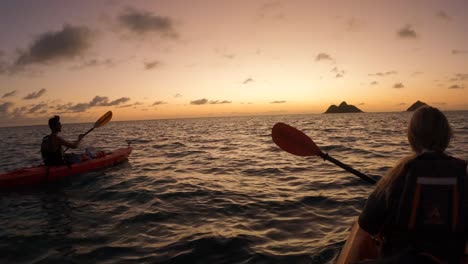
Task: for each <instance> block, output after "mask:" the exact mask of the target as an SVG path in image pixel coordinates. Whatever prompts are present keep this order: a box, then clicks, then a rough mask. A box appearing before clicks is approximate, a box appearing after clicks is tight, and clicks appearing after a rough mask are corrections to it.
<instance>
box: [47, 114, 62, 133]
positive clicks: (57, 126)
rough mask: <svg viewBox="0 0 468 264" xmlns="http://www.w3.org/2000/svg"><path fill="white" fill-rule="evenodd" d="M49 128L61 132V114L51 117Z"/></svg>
mask: <svg viewBox="0 0 468 264" xmlns="http://www.w3.org/2000/svg"><path fill="white" fill-rule="evenodd" d="M49 128H50V130H52V132H60V131H61V130H62V124H61V123H60V116H57V115H56V116H54V117H51V118H50V119H49Z"/></svg>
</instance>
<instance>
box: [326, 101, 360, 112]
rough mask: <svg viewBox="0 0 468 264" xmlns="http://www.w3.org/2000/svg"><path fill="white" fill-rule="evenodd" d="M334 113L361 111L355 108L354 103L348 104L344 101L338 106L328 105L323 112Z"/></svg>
mask: <svg viewBox="0 0 468 264" xmlns="http://www.w3.org/2000/svg"><path fill="white" fill-rule="evenodd" d="M335 113H362V111H361V109H359V108H357V107H356V106H354V105H349V104H347V103H346V102H345V101H343V102H341V104H340V105H339V106H336V105H331V106H330V107H328V109H327V111H326V112H325V114H335Z"/></svg>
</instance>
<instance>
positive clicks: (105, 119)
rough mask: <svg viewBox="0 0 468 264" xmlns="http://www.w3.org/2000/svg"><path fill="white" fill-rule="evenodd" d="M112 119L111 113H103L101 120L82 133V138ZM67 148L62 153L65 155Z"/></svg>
mask: <svg viewBox="0 0 468 264" xmlns="http://www.w3.org/2000/svg"><path fill="white" fill-rule="evenodd" d="M111 119H112V111H107V113H105V114H104V115H103V116H101V118H99V119H98V120H97V121H96V123H94V126H93V127H92V128H91V129H89V130H88V131H86V133H84V135H83V137H82V138H84V137H85V136H86V135H88V134H89V133H90V132H91V131H93V130H94V129H95V128H98V127H102V126H104V125H105V124H107V123H109V121H110V120H111ZM68 149H69V148H66V149H65V150H64V151H63V152H64V153H65V151H67V150H68Z"/></svg>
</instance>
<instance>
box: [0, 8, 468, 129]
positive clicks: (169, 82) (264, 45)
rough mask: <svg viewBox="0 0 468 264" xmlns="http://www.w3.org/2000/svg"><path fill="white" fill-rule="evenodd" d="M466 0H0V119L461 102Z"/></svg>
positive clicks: (467, 77) (466, 58)
mask: <svg viewBox="0 0 468 264" xmlns="http://www.w3.org/2000/svg"><path fill="white" fill-rule="evenodd" d="M467 10H468V1H466V0H457V1H456V0H450V1H444V0H440V1H431V0H425V1H422V0H414V1H407V0H404V1H400V0H393V1H375V0H356V1H350V0H343V1H335V0H327V1H313V0H236V1H228V0H153V1H143V0H133V1H130V0H127V1H124V0H115V1H111V0H102V1H91V0H81V1H62V0H54V1H52V0H50V1H48V0H40V1H37V0H30V1H26V0H2V1H0V37H1V41H0V126H14V125H36V124H47V120H48V118H49V117H51V116H53V115H60V116H61V117H62V122H63V123H74V122H94V121H95V120H96V119H97V118H99V117H100V116H101V115H102V114H104V113H105V112H107V111H109V110H111V111H113V113H114V115H113V116H114V117H113V120H145V119H163V118H191V117H210V116H239V115H267V114H302V113H304V114H307V113H323V112H324V111H325V110H326V109H327V108H328V106H330V105H332V104H336V105H338V104H340V103H341V102H342V101H346V102H347V103H348V104H353V105H355V106H357V107H359V108H360V109H361V110H363V111H365V112H388V111H404V110H405V109H406V108H408V107H409V106H410V105H411V104H413V103H414V102H416V101H417V100H420V101H423V102H426V103H428V104H430V105H433V106H436V107H438V108H440V109H442V110H444V111H448V110H468V96H467V89H468V16H466V11H467Z"/></svg>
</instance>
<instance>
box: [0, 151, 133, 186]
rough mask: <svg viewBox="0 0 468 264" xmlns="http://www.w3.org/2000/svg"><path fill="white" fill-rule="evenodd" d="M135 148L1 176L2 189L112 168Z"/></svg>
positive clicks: (126, 157) (0, 184)
mask: <svg viewBox="0 0 468 264" xmlns="http://www.w3.org/2000/svg"><path fill="white" fill-rule="evenodd" d="M132 150H133V148H131V147H128V148H121V149H116V150H114V151H112V152H111V153H110V154H107V155H105V156H103V157H99V158H96V159H91V160H86V161H82V162H80V163H76V164H70V165H62V166H50V167H47V166H44V165H41V166H36V167H31V168H24V169H19V170H15V171H12V172H7V173H4V174H0V189H11V188H16V187H20V186H30V185H38V184H42V183H46V182H52V181H57V180H60V179H63V178H67V177H70V176H73V175H77V174H82V173H87V172H91V171H96V170H99V169H103V168H106V167H111V166H113V165H116V164H118V163H121V162H123V161H125V160H127V159H128V156H129V155H130V153H131V152H132Z"/></svg>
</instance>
